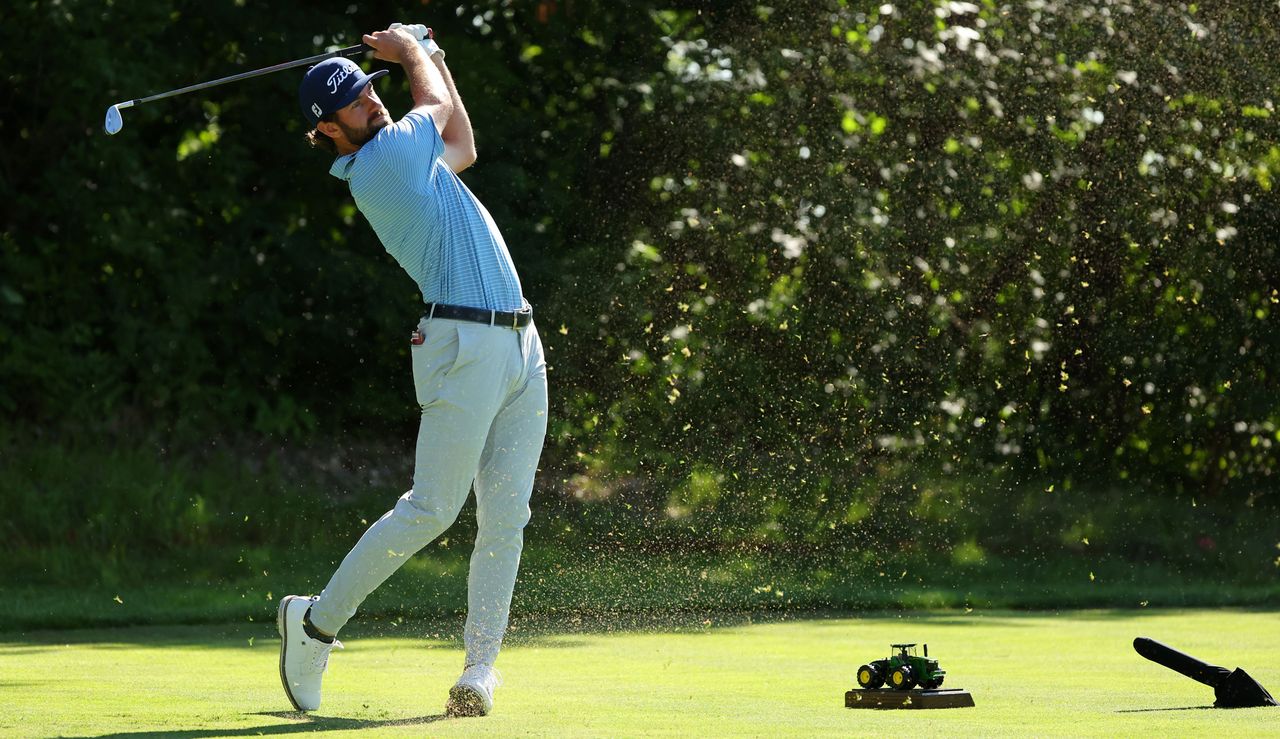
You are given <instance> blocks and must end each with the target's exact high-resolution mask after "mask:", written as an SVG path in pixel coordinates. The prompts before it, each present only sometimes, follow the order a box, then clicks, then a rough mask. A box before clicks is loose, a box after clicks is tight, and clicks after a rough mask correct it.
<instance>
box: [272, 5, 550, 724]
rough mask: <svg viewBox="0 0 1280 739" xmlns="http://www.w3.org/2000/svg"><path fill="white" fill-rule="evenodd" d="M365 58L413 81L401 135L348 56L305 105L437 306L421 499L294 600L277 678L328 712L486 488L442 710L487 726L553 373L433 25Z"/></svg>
mask: <svg viewBox="0 0 1280 739" xmlns="http://www.w3.org/2000/svg"><path fill="white" fill-rule="evenodd" d="M364 43H366V44H368V45H369V46H370V47H372V48H373V49H374V55H375V57H376V58H378V59H383V60H385V61H388V62H394V63H398V64H400V66H401V67H403V68H404V71H405V74H406V75H407V76H408V78H409V86H410V91H411V93H412V96H413V106H414V107H413V110H411V111H409V112H408V113H407V114H406V115H405V116H404V117H403V118H401V119H400V120H399V121H392V119H391V117H390V115H389V114H388V112H387V109H386V108H385V107H384V106H383V104H382V101H381V100H379V99H378V95H377V94H376V93H375V92H374V90H373V86H372V84H370V83H371V82H372V81H373V80H375V79H377V78H378V77H380V76H381V75H383V74H386V73H387V72H386V71H385V70H384V71H380V72H375V73H374V74H372V75H366V74H365V73H364V72H362V71H361V70H360V68H359V67H358V66H356V65H355V63H353V62H351V61H350V60H348V59H345V58H341V57H338V58H333V59H328V60H326V61H323V62H321V63H319V64H317V65H315V66H314V67H312V68H311V69H310V70H309V71H308V72H307V73H306V76H305V77H304V78H303V80H302V85H301V88H300V89H299V97H300V100H301V103H302V112H303V115H304V116H306V118H307V122H308V123H309V124H310V125H311V126H313V127H314V130H313V131H311V132H309V133H308V140H309V141H310V142H311V143H312V144H313V145H319V146H324V147H326V148H331V149H332V150H333V151H334V153H336V154H337V155H338V157H337V159H336V160H334V162H333V166H332V167H331V168H330V170H329V172H330V174H332V175H333V176H335V177H337V178H338V179H341V180H344V181H346V182H347V184H348V185H349V187H350V189H351V195H352V196H353V197H354V199H355V202H356V205H357V206H358V207H359V208H360V211H361V212H362V213H364V215H365V218H367V219H368V221H369V223H370V224H371V225H372V226H373V230H374V232H376V233H377V235H378V238H379V239H380V240H381V241H382V244H383V246H384V247H386V250H387V251H388V252H389V253H390V254H391V255H392V256H393V257H395V259H396V261H398V262H399V263H400V266H401V267H403V268H404V270H405V271H406V272H408V273H409V276H410V277H412V278H413V279H414V281H415V282H417V283H418V287H419V288H420V289H421V291H422V297H423V301H424V302H425V303H426V306H425V308H424V315H423V317H422V320H421V321H420V322H419V323H418V326H417V330H416V331H414V332H413V336H412V339H411V343H412V346H411V348H410V353H411V355H412V361H413V380H414V388H415V391H416V395H417V401H418V404H419V405H420V406H421V409H422V419H421V423H420V426H419V429H418V442H417V450H416V457H415V460H414V473H413V489H412V490H410V491H409V492H407V493H405V494H404V495H403V496H402V497H401V498H400V499H399V501H397V502H396V504H395V506H394V507H393V508H392V509H391V510H390V511H388V512H387V513H386V514H385V515H383V516H382V518H380V519H378V521H377V522H375V523H374V524H373V525H372V526H370V527H369V529H368V531H366V532H365V533H364V535H363V536H362V537H361V538H360V540H359V541H358V542H356V545H355V547H354V548H353V549H352V550H351V552H350V553H349V554H348V555H347V556H346V558H345V559H344V560H343V561H342V564H341V565H339V567H338V569H337V571H336V572H334V574H333V577H332V578H331V579H330V580H329V583H328V585H326V586H325V588H324V590H323V591H322V592H321V593H320V595H318V596H311V597H305V596H297V595H290V596H287V597H285V598H284V599H283V600H282V601H281V603H280V612H279V619H278V621H279V623H278V626H279V629H280V637H281V642H280V679H281V681H282V682H283V683H284V689H285V693H286V694H287V695H288V697H289V700H290V701H291V702H292V703H293V706H294V708H296V709H298V710H304V711H305V710H315V709H316V708H319V706H320V687H321V686H320V684H321V679H322V678H323V676H324V671H325V668H326V667H327V665H328V657H329V652H330V650H332V649H334V648H341V646H342V645H341V643H340V642H338V641H337V639H336V638H335V637H336V636H337V634H338V631H339V630H340V629H341V628H342V627H343V625H344V624H346V623H347V621H348V620H349V619H350V618H351V617H352V616H353V615H354V614H355V611H356V608H357V607H358V606H359V605H360V603H361V602H363V601H364V599H365V597H366V596H368V595H369V593H370V592H372V591H373V590H374V589H375V588H377V587H378V586H379V585H381V584H382V582H383V581H385V580H386V579H387V577H389V576H390V575H391V573H393V572H395V571H396V569H397V568H399V567H400V565H402V564H404V562H405V561H406V560H407V559H408V558H409V557H410V556H412V555H413V554H414V553H415V552H417V551H418V550H419V549H421V548H422V547H424V546H426V545H427V544H428V543H430V542H431V541H432V540H433V539H435V538H436V537H437V536H439V535H440V534H441V533H443V532H444V531H445V530H446V529H447V528H448V527H449V526H450V525H451V524H452V523H453V521H454V519H455V518H456V517H457V515H458V511H459V510H460V509H461V508H462V504H463V502H464V501H465V500H466V498H467V494H468V492H469V491H470V490H471V489H472V488H473V486H474V490H475V496H476V522H477V528H478V533H477V535H476V541H475V548H474V551H473V552H472V556H471V568H470V573H469V575H468V580H467V587H468V591H467V621H466V627H465V631H464V634H463V641H464V646H465V649H466V660H465V664H464V667H463V671H462V676H461V677H460V678H459V679H458V681H457V683H456V684H455V685H454V686H453V688H452V689H451V690H450V691H449V698H448V702H447V704H446V706H445V709H446V712H447V713H449V714H452V715H463V716H475V715H485V714H487V713H488V712H489V711H490V709H491V708H492V707H493V691H494V688H496V687H497V686H498V684H499V682H500V679H499V677H498V673H497V672H496V671H495V670H494V668H493V663H494V660H495V659H496V658H497V656H498V649H499V647H500V646H501V643H502V637H503V634H504V633H505V632H506V628H507V617H508V612H509V611H510V607H511V592H512V589H513V587H514V585H515V579H516V570H517V568H518V567H519V564H520V551H521V548H522V546H523V541H524V539H523V530H524V526H525V524H526V523H528V521H529V497H530V494H531V492H532V490H533V478H534V472H535V470H536V468H537V465H538V457H539V455H540V454H541V452H542V443H543V437H544V436H545V434H546V425H547V417H546V412H547V379H546V364H545V362H544V360H543V354H542V344H541V341H540V340H539V338H538V333H537V331H536V330H535V329H534V326H533V320H532V318H533V312H532V309H531V308H530V307H529V304H528V303H527V302H525V300H524V297H523V294H522V293H521V289H520V280H519V278H518V277H517V276H516V271H515V267H514V265H513V264H512V262H511V256H510V255H509V254H508V252H507V247H506V243H505V242H504V241H503V238H502V234H501V233H499V231H498V228H497V226H496V225H494V222H493V218H492V217H490V215H489V212H488V211H487V210H485V207H484V206H483V205H481V204H480V201H479V200H477V199H476V197H475V196H474V195H473V194H472V193H471V191H470V190H468V189H467V187H466V185H464V184H463V183H462V180H460V179H458V176H457V173H458V172H461V171H462V170H463V169H465V168H467V167H468V166H470V165H471V163H472V162H473V161H475V157H476V154H475V146H474V141H473V138H472V131H471V122H470V120H469V119H468V117H467V111H466V109H465V108H464V107H463V106H462V100H461V99H460V98H459V97H458V92H457V89H456V88H455V87H454V83H453V78H452V77H451V75H450V74H449V70H448V68H447V67H446V66H445V64H444V53H443V52H442V51H440V49H439V47H438V46H436V44H435V42H434V41H433V40H432V39H431V37H430V33H429V31H428V30H427V29H426V28H425V27H423V26H409V27H397V26H392V27H391V28H388V29H387V30H385V31H378V32H376V33H373V34H369V35H366V36H365V37H364Z"/></svg>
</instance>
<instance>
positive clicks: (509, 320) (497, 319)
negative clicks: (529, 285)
mask: <svg viewBox="0 0 1280 739" xmlns="http://www.w3.org/2000/svg"><path fill="white" fill-rule="evenodd" d="M422 317H423V318H427V319H430V318H448V319H450V320H453V321H471V322H472V323H484V324H488V325H490V326H500V327H502V328H512V329H515V328H524V327H525V326H528V325H529V324H530V323H532V322H533V308H530V307H528V306H526V307H525V308H524V309H523V310H519V311H516V312H514V313H509V312H507V311H501V310H487V309H485V308H469V307H467V306H465V305H449V304H447V303H427V312H426V313H424V314H422Z"/></svg>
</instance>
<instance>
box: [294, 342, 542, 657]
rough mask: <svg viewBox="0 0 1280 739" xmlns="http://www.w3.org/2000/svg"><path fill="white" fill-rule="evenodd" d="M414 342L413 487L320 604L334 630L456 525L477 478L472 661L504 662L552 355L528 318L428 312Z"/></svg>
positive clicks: (321, 621) (319, 617)
mask: <svg viewBox="0 0 1280 739" xmlns="http://www.w3.org/2000/svg"><path fill="white" fill-rule="evenodd" d="M418 330H419V331H420V332H421V333H422V334H423V336H424V341H423V343H422V344H420V345H413V347H412V349H411V353H412V355H413V382H414V387H415V390H416V393H417V398H418V403H419V405H421V407H422V421H421V424H420V425H419V427H418V444H417V454H416V458H415V463H414V472H413V489H412V490H410V491H409V492H407V493H405V494H404V495H403V496H402V497H401V498H400V500H399V501H398V502H397V503H396V505H395V507H394V508H392V509H391V510H390V511H388V512H387V513H386V514H385V515H383V516H382V518H380V519H378V520H377V521H376V522H375V523H374V524H373V525H372V526H370V527H369V529H368V530H367V531H365V533H364V535H363V536H361V537H360V540H359V541H358V542H356V545H355V547H354V548H352V550H351V552H350V553H349V554H347V556H346V558H345V559H344V560H343V561H342V564H341V565H339V566H338V569H337V571H336V572H334V573H333V577H332V578H331V579H330V580H329V584H328V585H326V586H325V589H324V591H323V592H322V593H321V594H320V598H319V600H317V601H316V603H315V605H314V606H312V608H311V622H312V623H314V624H315V625H316V626H317V627H318V628H319V629H321V630H322V631H326V632H328V633H330V634H336V633H338V630H339V629H340V628H341V627H342V626H343V625H344V624H346V622H347V621H348V620H349V619H350V618H351V617H352V616H353V615H354V614H355V612H356V609H357V608H358V607H359V606H360V604H361V603H362V602H364V599H365V598H366V597H368V595H369V593H371V592H373V590H374V589H375V588H377V587H378V586H379V585H381V584H382V583H383V582H384V581H385V580H386V579H387V578H388V577H390V576H391V573H393V572H395V571H396V570H397V569H398V568H399V567H400V565H402V564H404V562H405V561H407V560H408V558H409V557H411V556H413V555H414V553H416V552H417V551H418V550H420V549H422V548H423V547H425V546H426V545H427V544H430V543H431V542H432V541H433V540H434V539H435V538H436V537H438V536H440V534H442V533H444V531H445V530H446V529H448V528H449V526H450V525H451V524H452V523H453V522H454V519H456V518H457V516H458V511H459V510H461V509H462V504H463V503H464V502H466V499H467V493H468V492H469V491H470V490H471V489H472V486H473V484H474V487H475V495H476V524H477V528H478V533H477V535H476V541H475V548H474V549H473V550H472V553H471V569H470V573H469V575H468V577H467V624H466V629H465V631H464V633H463V641H464V644H465V646H466V652H467V657H466V661H467V664H468V665H470V664H487V665H492V664H493V662H494V660H495V659H496V658H497V656H498V649H499V648H500V647H501V645H502V637H503V635H504V634H505V633H506V630H507V618H508V614H509V612H510V610H511V592H512V590H513V588H514V587H515V580H516V571H517V569H519V566H520V551H521V549H522V548H523V547H524V526H525V524H527V523H528V522H529V497H530V495H531V493H532V491H533V476H534V472H535V471H536V470H537V467H538V457H539V456H540V455H541V453H542V443H543V439H544V437H545V436H546V431H547V367H546V361H545V359H544V357H543V354H542V342H541V340H540V339H539V338H538V332H537V330H536V329H535V328H534V326H533V324H532V323H530V324H529V325H528V326H527V327H525V328H522V329H511V328H502V327H498V326H488V325H484V324H480V323H469V322H464V321H453V320H446V319H440V318H436V319H434V320H429V319H427V318H423V319H422V322H421V323H419V324H418Z"/></svg>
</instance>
